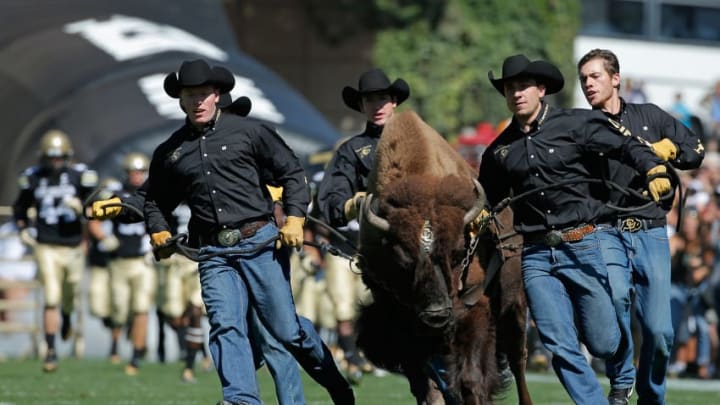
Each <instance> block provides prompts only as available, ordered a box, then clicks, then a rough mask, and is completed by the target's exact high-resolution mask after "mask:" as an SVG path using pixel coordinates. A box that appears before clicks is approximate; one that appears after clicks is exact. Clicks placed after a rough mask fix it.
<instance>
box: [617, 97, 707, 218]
mask: <svg viewBox="0 0 720 405" xmlns="http://www.w3.org/2000/svg"><path fill="white" fill-rule="evenodd" d="M605 114H606V115H607V116H608V117H610V118H612V119H614V120H615V121H617V122H618V123H619V124H620V125H622V126H623V127H625V128H627V129H628V130H630V132H629V135H632V136H639V137H641V138H643V139H645V140H647V141H648V142H651V143H655V142H658V141H660V140H661V139H663V138H668V139H669V140H670V141H672V143H673V144H674V145H675V146H676V147H677V150H678V152H677V157H676V158H675V159H674V160H671V161H669V162H668V163H670V164H671V165H672V166H673V167H675V168H677V169H681V170H687V169H696V168H698V167H700V164H701V163H702V160H703V158H704V157H705V148H704V147H703V145H702V142H701V141H700V138H698V137H697V136H696V135H695V134H694V133H693V132H692V131H690V130H689V129H688V128H686V127H685V126H684V125H683V124H682V123H680V121H678V120H676V119H675V118H673V117H672V116H671V115H670V114H668V113H667V112H665V111H663V110H662V109H660V107H658V106H656V105H655V104H627V103H625V101H624V100H621V108H620V112H619V113H618V114H617V115H615V114H609V113H605ZM603 164H604V165H605V167H604V169H603V170H604V175H605V176H607V178H608V179H609V180H612V181H613V182H615V183H617V184H619V185H621V186H624V187H629V188H632V189H635V190H638V189H641V188H642V187H643V186H644V185H645V183H646V178H645V173H638V172H637V171H636V170H635V169H633V168H632V167H630V166H627V165H625V164H623V163H621V162H619V161H617V160H612V159H608V160H607V161H603ZM608 195H609V197H608V198H609V200H610V201H611V202H612V203H613V204H615V205H618V206H623V207H637V206H640V205H643V204H644V203H645V201H640V200H638V199H637V198H636V197H633V196H623V195H622V194H621V193H618V192H616V191H612V192H610V193H609V194H608ZM670 208H672V201H667V202H665V203H664V204H662V205H657V204H656V205H651V206H649V207H646V208H643V209H642V210H639V211H634V212H631V213H623V214H622V216H635V217H640V218H646V219H663V218H665V215H666V213H667V211H668V210H670Z"/></svg>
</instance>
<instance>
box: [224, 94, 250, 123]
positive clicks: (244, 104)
mask: <svg viewBox="0 0 720 405" xmlns="http://www.w3.org/2000/svg"><path fill="white" fill-rule="evenodd" d="M217 105H218V107H220V108H222V109H223V110H225V111H228V112H230V113H232V114H235V115H239V116H241V117H247V115H248V114H250V110H251V109H252V101H250V99H249V98H247V97H245V96H242V97H238V99H237V100H235V101H232V97H230V94H229V93H223V94H221V95H220V101H219V102H218V104H217Z"/></svg>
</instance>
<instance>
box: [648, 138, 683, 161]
mask: <svg viewBox="0 0 720 405" xmlns="http://www.w3.org/2000/svg"><path fill="white" fill-rule="evenodd" d="M651 145H652V150H653V152H655V154H656V155H657V157H659V158H660V159H662V160H664V161H666V162H667V161H669V160H675V158H677V146H675V144H674V143H673V142H672V141H671V140H669V139H668V138H663V139H661V140H659V141H657V142H655V143H653V144H651Z"/></svg>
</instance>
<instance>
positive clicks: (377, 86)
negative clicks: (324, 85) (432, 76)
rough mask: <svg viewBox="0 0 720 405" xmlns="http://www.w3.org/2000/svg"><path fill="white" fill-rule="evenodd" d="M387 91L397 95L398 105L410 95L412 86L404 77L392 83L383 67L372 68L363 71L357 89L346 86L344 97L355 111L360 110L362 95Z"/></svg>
mask: <svg viewBox="0 0 720 405" xmlns="http://www.w3.org/2000/svg"><path fill="white" fill-rule="evenodd" d="M381 91H386V92H388V93H390V95H392V96H395V100H396V102H397V104H398V105H400V104H401V103H402V102H403V101H405V100H407V98H408V97H410V86H408V84H407V82H406V81H405V80H403V79H397V80H395V81H394V82H392V83H390V79H388V77H387V75H386V74H385V72H383V71H382V70H381V69H372V70H368V71H367V72H365V73H363V74H362V76H360V80H358V88H357V90H356V89H354V88H352V87H350V86H345V88H344V89H343V91H342V98H343V101H344V102H345V105H346V106H348V107H350V108H352V109H353V110H355V111H360V101H361V99H362V96H363V95H365V94H369V93H377V92H381Z"/></svg>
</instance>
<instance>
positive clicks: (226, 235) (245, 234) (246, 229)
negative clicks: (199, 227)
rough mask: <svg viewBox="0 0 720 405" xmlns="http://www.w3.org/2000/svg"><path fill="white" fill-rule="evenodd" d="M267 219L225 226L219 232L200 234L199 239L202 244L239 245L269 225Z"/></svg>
mask: <svg viewBox="0 0 720 405" xmlns="http://www.w3.org/2000/svg"><path fill="white" fill-rule="evenodd" d="M268 222H269V221H268V220H267V219H260V220H256V221H251V222H247V223H245V224H243V225H242V226H240V227H239V228H225V229H222V230H220V231H218V232H214V233H209V234H204V235H200V236H199V237H198V241H199V242H200V246H207V245H220V246H224V247H230V246H235V245H237V243H238V242H240V241H241V240H243V239H247V238H249V237H251V236H253V235H255V234H256V233H257V231H258V230H259V229H260V228H262V227H263V226H265V225H267V223H268Z"/></svg>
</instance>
